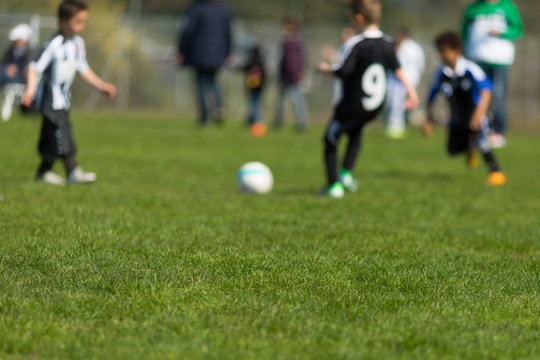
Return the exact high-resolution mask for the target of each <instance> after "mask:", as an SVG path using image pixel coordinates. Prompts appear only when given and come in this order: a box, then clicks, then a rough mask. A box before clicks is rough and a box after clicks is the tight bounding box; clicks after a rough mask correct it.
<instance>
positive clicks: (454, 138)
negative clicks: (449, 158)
mask: <svg viewBox="0 0 540 360" xmlns="http://www.w3.org/2000/svg"><path fill="white" fill-rule="evenodd" d="M479 134H480V132H479V131H472V130H471V129H467V128H465V127H458V126H454V127H450V129H449V131H448V153H449V154H450V155H458V154H461V153H462V152H465V151H468V150H469V149H470V148H471V147H473V146H474V142H475V140H476V138H477V137H478V136H479Z"/></svg>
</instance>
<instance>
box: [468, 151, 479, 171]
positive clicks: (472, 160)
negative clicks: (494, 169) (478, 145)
mask: <svg viewBox="0 0 540 360" xmlns="http://www.w3.org/2000/svg"><path fill="white" fill-rule="evenodd" d="M466 160H467V167H468V168H469V169H475V168H476V167H478V157H477V156H476V151H474V150H470V151H469V152H468V153H467V158H466Z"/></svg>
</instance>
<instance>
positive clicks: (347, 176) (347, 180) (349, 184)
mask: <svg viewBox="0 0 540 360" xmlns="http://www.w3.org/2000/svg"><path fill="white" fill-rule="evenodd" d="M339 181H340V182H341V183H342V184H343V187H344V188H345V190H347V191H350V192H355V191H356V190H358V181H356V179H355V178H354V177H353V175H352V174H351V172H350V171H348V170H345V169H342V170H341V171H340V172H339Z"/></svg>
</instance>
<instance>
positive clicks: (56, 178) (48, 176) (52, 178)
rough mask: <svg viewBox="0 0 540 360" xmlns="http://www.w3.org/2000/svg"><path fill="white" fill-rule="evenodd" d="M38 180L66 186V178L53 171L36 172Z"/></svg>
mask: <svg viewBox="0 0 540 360" xmlns="http://www.w3.org/2000/svg"><path fill="white" fill-rule="evenodd" d="M36 181H41V182H44V183H47V184H52V185H57V186H65V185H66V180H64V178H63V177H61V176H60V175H58V174H56V173H54V172H52V171H50V170H49V171H46V172H44V173H43V174H41V173H37V174H36Z"/></svg>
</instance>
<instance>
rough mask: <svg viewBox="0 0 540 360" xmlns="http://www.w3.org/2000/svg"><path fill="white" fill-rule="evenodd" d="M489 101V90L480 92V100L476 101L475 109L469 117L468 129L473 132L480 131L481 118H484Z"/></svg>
mask: <svg viewBox="0 0 540 360" xmlns="http://www.w3.org/2000/svg"><path fill="white" fill-rule="evenodd" d="M490 100H491V90H489V89H484V90H482V91H481V92H480V100H479V101H478V104H477V105H476V108H475V109H474V112H473V114H472V116H471V121H470V123H469V127H470V128H471V130H473V131H478V130H480V127H481V126H482V118H483V117H484V115H485V113H486V111H487V109H488V107H489V101H490Z"/></svg>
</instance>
